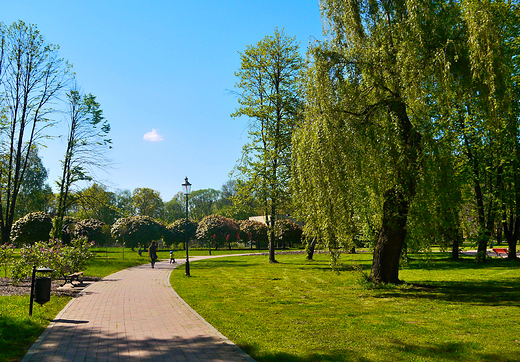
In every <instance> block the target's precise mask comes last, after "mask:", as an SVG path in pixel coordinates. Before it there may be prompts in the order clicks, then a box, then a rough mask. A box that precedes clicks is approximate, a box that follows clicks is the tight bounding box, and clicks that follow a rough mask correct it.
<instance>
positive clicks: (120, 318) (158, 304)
mask: <svg viewBox="0 0 520 362" xmlns="http://www.w3.org/2000/svg"><path fill="white" fill-rule="evenodd" d="M201 258H207V257H193V258H190V261H192V260H193V261H194V260H197V259H201ZM178 262H179V263H177V264H173V265H170V264H169V262H168V261H164V262H159V263H157V264H156V265H155V269H152V268H151V267H150V265H149V264H148V265H144V266H138V267H134V268H130V269H126V270H122V271H119V272H117V273H114V274H112V275H110V276H108V277H106V278H104V279H103V280H102V281H99V282H96V283H93V284H92V285H90V286H88V287H87V288H85V290H84V291H83V292H82V294H80V296H79V297H77V298H74V299H73V300H71V301H70V303H69V304H67V306H66V307H65V308H64V309H63V310H62V311H61V312H60V313H59V314H58V315H57V316H56V319H55V320H54V321H52V322H51V324H50V325H49V326H48V327H47V329H46V330H45V331H44V333H43V334H42V335H41V336H40V338H39V339H38V340H37V341H36V342H35V343H34V345H33V346H32V347H31V349H30V350H29V352H28V353H27V354H26V355H25V357H24V359H23V362H29V361H31V362H32V361H52V362H54V361H92V362H93V361H128V362H134V361H171V362H176V361H190V362H191V361H254V360H253V359H252V358H251V357H250V356H248V355H247V354H245V353H244V352H243V351H242V350H241V349H239V348H238V347H237V346H235V345H234V344H233V343H232V342H231V341H229V340H228V339H227V338H226V337H224V336H223V335H221V334H220V333H219V332H218V331H217V330H215V329H214V328H213V327H212V326H211V325H209V324H208V323H207V322H206V321H205V320H203V319H202V317H200V316H199V315H198V314H197V313H196V312H195V311H193V310H192V309H191V308H190V307H189V306H188V305H187V304H186V303H185V302H184V301H183V300H182V299H181V298H180V297H179V296H178V295H177V293H175V291H174V290H173V289H172V288H171V287H170V283H169V275H170V272H171V270H172V269H173V268H174V267H176V266H178V265H179V264H181V263H183V261H182V260H178Z"/></svg>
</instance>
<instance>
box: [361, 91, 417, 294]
mask: <svg viewBox="0 0 520 362" xmlns="http://www.w3.org/2000/svg"><path fill="white" fill-rule="evenodd" d="M388 111H389V112H390V114H391V115H392V116H393V117H395V118H396V122H397V124H396V125H397V128H398V130H399V131H398V132H399V133H398V135H397V137H398V139H399V140H400V142H401V145H400V149H401V151H400V155H399V157H398V160H397V165H396V176H397V180H396V181H397V183H396V184H395V185H394V186H393V187H392V188H391V189H389V190H387V191H386V192H385V194H384V204H383V222H382V225H381V230H380V232H379V239H378V241H377V244H376V247H375V250H374V260H373V262H372V271H371V273H370V279H371V280H373V281H375V282H376V283H393V284H397V283H400V281H399V260H400V258H401V252H402V250H403V245H404V242H405V238H406V222H407V219H408V210H409V207H410V202H411V200H412V199H413V197H414V196H415V189H416V185H417V173H418V171H419V167H420V166H419V162H418V159H419V153H420V150H421V135H420V134H419V133H418V132H417V131H415V130H414V128H413V125H412V123H411V122H410V119H409V118H408V114H407V112H406V104H405V103H404V102H402V101H400V100H395V101H391V102H389V103H388Z"/></svg>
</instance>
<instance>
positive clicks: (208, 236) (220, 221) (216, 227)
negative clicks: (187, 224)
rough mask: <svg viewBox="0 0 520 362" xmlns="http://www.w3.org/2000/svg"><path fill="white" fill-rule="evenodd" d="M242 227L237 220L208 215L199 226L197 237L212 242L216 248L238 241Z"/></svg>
mask: <svg viewBox="0 0 520 362" xmlns="http://www.w3.org/2000/svg"><path fill="white" fill-rule="evenodd" d="M239 232H240V228H239V226H238V224H237V222H236V221H235V220H232V219H228V218H227V217H224V216H220V215H209V216H206V217H205V218H204V219H202V221H201V222H200V223H199V226H198V227H197V233H196V236H197V239H199V240H204V241H207V242H210V243H212V244H213V245H214V246H215V248H216V249H218V247H219V246H223V245H228V247H230V245H231V243H232V242H236V241H237V236H238V234H239Z"/></svg>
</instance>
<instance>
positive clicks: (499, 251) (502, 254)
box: [493, 248, 509, 258]
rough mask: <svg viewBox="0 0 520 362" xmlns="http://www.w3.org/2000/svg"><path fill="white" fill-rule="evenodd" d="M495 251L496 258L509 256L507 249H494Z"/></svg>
mask: <svg viewBox="0 0 520 362" xmlns="http://www.w3.org/2000/svg"><path fill="white" fill-rule="evenodd" d="M493 251H494V252H495V254H496V256H499V257H501V258H502V257H506V258H507V256H508V255H509V253H508V251H507V249H501V248H493Z"/></svg>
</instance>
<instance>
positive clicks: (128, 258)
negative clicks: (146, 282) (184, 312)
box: [83, 247, 266, 277]
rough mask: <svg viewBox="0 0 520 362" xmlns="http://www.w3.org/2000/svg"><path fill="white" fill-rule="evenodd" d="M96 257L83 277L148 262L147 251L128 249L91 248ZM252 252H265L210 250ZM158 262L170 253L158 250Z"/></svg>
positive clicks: (196, 253) (181, 257)
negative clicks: (140, 251)
mask: <svg viewBox="0 0 520 362" xmlns="http://www.w3.org/2000/svg"><path fill="white" fill-rule="evenodd" d="M90 250H91V251H93V252H94V253H95V255H96V257H95V258H94V259H93V260H91V261H90V262H89V263H88V266H87V267H86V268H85V269H84V270H83V272H84V275H85V276H93V277H106V276H108V275H110V274H112V273H115V272H117V271H119V270H123V269H126V268H131V267H134V266H137V265H142V264H147V263H149V262H150V258H149V257H148V251H147V250H143V252H142V253H141V256H139V254H138V253H137V248H136V249H135V250H134V251H132V249H130V248H125V249H123V248H121V247H110V248H103V247H100V248H91V249H90ZM250 252H252V253H254V252H266V250H260V251H258V250H256V249H253V250H251V251H250V250H246V251H244V250H234V249H232V250H227V249H220V250H216V251H215V250H212V251H211V254H212V255H228V254H246V253H250ZM188 254H189V256H199V255H209V251H208V250H207V249H205V250H191V249H190V250H188ZM173 255H174V257H175V258H176V259H179V260H184V259H186V251H184V250H176V251H174V254H173ZM157 256H158V257H159V260H169V259H170V252H169V251H168V250H166V249H165V250H159V252H158V253H157Z"/></svg>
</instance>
